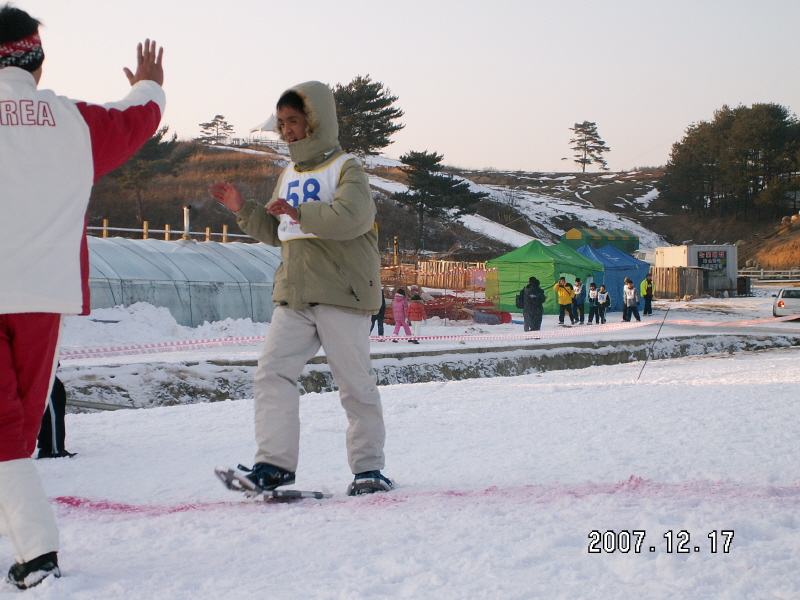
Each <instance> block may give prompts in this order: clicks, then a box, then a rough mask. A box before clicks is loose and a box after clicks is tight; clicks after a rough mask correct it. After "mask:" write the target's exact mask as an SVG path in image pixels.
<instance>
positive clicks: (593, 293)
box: [587, 281, 600, 325]
mask: <svg viewBox="0 0 800 600" xmlns="http://www.w3.org/2000/svg"><path fill="white" fill-rule="evenodd" d="M587 297H588V299H589V325H591V324H592V321H594V322H595V323H596V324H597V325H600V313H598V312H597V286H596V285H595V283H594V281H593V282H592V283H590V284H589V293H588V294H587Z"/></svg>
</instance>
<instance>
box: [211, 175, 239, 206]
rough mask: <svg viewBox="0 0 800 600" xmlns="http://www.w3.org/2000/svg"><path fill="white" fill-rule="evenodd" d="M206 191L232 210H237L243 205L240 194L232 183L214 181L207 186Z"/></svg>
mask: <svg viewBox="0 0 800 600" xmlns="http://www.w3.org/2000/svg"><path fill="white" fill-rule="evenodd" d="M208 191H209V193H210V194H211V195H212V196H213V198H214V199H215V200H216V201H217V202H220V203H222V204H224V205H225V206H227V207H228V208H230V209H231V210H232V211H233V212H239V211H240V210H242V207H243V206H244V200H242V195H241V194H240V193H239V190H237V189H236V186H235V185H233V184H232V183H226V182H224V181H215V182H214V183H212V184H211V185H210V186H209V188H208Z"/></svg>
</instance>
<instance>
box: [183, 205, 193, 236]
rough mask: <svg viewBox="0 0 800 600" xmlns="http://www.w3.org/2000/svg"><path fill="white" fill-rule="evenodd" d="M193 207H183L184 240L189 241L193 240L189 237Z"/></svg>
mask: <svg viewBox="0 0 800 600" xmlns="http://www.w3.org/2000/svg"><path fill="white" fill-rule="evenodd" d="M191 208H192V207H191V206H184V207H183V239H184V240H188V239H191V238H190V237H189V209H191Z"/></svg>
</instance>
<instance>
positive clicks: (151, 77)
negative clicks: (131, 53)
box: [122, 40, 164, 85]
mask: <svg viewBox="0 0 800 600" xmlns="http://www.w3.org/2000/svg"><path fill="white" fill-rule="evenodd" d="M163 55H164V48H159V49H158V54H156V42H155V40H154V41H152V42H151V41H150V40H145V41H144V44H139V45H138V46H137V47H136V73H135V74H134V73H131V70H130V69H129V68H128V67H124V68H123V69H122V70H123V71H125V75H126V77H127V78H128V81H130V82H131V85H133V84H135V83H137V82H139V81H155V82H156V83H157V84H158V85H163V84H164V68H163V66H162V61H161V58H162V56H163Z"/></svg>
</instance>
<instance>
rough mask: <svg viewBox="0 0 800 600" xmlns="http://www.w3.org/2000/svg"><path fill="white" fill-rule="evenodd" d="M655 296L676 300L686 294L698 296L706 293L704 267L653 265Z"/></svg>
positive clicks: (661, 298)
mask: <svg viewBox="0 0 800 600" xmlns="http://www.w3.org/2000/svg"><path fill="white" fill-rule="evenodd" d="M651 272H652V273H653V288H654V293H653V297H655V298H658V299H659V300H675V299H678V298H683V297H684V296H692V297H694V298H697V297H699V296H702V295H703V294H704V293H705V287H704V285H703V269H701V268H699V267H653V268H652V269H651Z"/></svg>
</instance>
